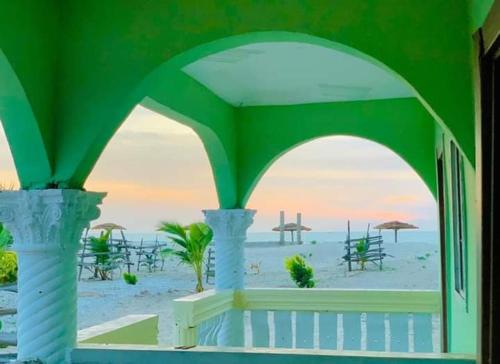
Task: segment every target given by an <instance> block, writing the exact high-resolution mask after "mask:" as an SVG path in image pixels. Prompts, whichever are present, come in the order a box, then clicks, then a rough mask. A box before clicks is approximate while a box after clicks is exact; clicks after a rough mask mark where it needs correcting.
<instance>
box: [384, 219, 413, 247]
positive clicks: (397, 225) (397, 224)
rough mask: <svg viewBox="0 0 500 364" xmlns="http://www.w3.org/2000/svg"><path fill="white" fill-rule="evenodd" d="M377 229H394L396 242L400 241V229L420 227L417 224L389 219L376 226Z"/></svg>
mask: <svg viewBox="0 0 500 364" xmlns="http://www.w3.org/2000/svg"><path fill="white" fill-rule="evenodd" d="M375 229H378V230H379V231H380V230H394V242H396V243H397V242H398V231H399V230H403V229H418V227H417V226H415V225H412V224H408V223H406V222H401V221H389V222H385V223H383V224H380V225H377V226H375Z"/></svg>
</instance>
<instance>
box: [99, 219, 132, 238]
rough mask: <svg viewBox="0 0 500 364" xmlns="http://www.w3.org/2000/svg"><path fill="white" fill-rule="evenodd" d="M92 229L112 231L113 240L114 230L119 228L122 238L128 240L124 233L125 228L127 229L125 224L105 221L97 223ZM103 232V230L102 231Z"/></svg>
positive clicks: (110, 236)
mask: <svg viewBox="0 0 500 364" xmlns="http://www.w3.org/2000/svg"><path fill="white" fill-rule="evenodd" d="M92 230H104V231H106V232H107V231H109V232H110V235H109V239H110V241H111V242H112V241H113V230H119V231H120V235H121V237H122V240H123V241H126V239H125V235H124V234H123V230H127V229H125V228H124V227H123V226H121V225H118V224H115V223H113V222H105V223H104V224H99V225H95V226H94V227H93V228H92ZM101 234H102V232H101Z"/></svg>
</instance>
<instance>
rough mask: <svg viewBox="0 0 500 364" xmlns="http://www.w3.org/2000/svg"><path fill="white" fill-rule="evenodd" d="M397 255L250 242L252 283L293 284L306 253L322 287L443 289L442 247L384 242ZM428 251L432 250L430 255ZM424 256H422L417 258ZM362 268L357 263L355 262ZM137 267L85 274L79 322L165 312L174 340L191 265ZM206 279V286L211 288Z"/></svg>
mask: <svg viewBox="0 0 500 364" xmlns="http://www.w3.org/2000/svg"><path fill="white" fill-rule="evenodd" d="M384 245H385V248H386V252H387V253H388V254H390V255H392V256H393V257H387V258H386V259H385V260H384V269H383V271H379V269H378V267H376V266H375V265H372V264H368V265H367V270H366V271H364V272H360V271H355V272H351V273H349V272H347V265H346V264H342V258H341V257H342V255H344V248H343V244H340V243H318V244H316V245H310V244H307V245H300V246H298V245H294V246H285V247H265V248H264V247H262V248H261V247H255V248H253V247H252V248H247V249H246V250H245V254H246V266H247V277H246V283H247V286H248V287H294V284H293V283H292V281H291V280H290V278H289V275H288V273H287V272H286V271H285V269H284V267H283V260H284V258H285V257H286V256H290V255H293V254H300V253H301V254H304V255H305V256H306V257H307V260H308V262H309V263H310V264H311V265H312V266H313V267H314V269H315V279H316V282H317V284H316V286H317V287H320V288H370V289H376V288H378V289H439V280H440V278H439V251H438V249H439V247H438V246H437V245H436V244H429V243H404V242H403V243H397V244H394V243H385V244H384ZM426 254H427V256H426ZM418 257H420V259H418ZM258 262H260V274H256V273H255V271H254V270H250V264H251V263H258ZM356 268H357V267H356ZM141 270H142V272H139V273H138V278H139V281H138V283H137V285H136V286H130V285H127V284H125V282H123V280H122V279H119V278H116V279H115V280H113V281H92V280H82V281H81V282H79V285H78V320H79V323H78V326H79V328H85V327H89V326H92V325H96V324H99V323H102V322H105V321H108V320H112V319H115V318H118V317H121V316H124V315H128V314H140V313H145V314H147V313H156V314H159V315H160V336H159V340H160V343H161V344H167V345H168V344H171V343H172V340H173V337H172V331H173V330H172V325H173V320H172V300H173V299H175V298H178V297H182V296H185V295H188V294H191V293H193V288H194V286H195V280H194V275H193V273H192V271H191V270H190V268H189V267H187V266H183V265H178V264H177V262H176V260H175V258H173V257H172V258H170V259H169V260H167V262H166V264H165V270H164V271H163V272H155V273H147V272H145V271H144V270H145V268H141ZM210 287H211V286H210V285H207V287H206V288H210ZM14 306H15V294H12V293H8V292H0V307H14ZM2 320H3V321H4V326H5V327H4V329H5V331H7V332H9V331H13V330H15V327H14V324H15V318H14V317H10V318H9V317H4V318H3V319H2Z"/></svg>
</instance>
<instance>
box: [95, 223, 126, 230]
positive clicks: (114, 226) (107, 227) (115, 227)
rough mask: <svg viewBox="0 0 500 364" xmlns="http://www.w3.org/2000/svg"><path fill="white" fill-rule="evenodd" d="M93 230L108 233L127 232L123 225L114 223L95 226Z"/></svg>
mask: <svg viewBox="0 0 500 364" xmlns="http://www.w3.org/2000/svg"><path fill="white" fill-rule="evenodd" d="M92 230H106V231H108V230H127V229H125V228H124V227H123V226H121V225H118V224H115V223H112V222H106V223H104V224H99V225H95V226H94V227H92Z"/></svg>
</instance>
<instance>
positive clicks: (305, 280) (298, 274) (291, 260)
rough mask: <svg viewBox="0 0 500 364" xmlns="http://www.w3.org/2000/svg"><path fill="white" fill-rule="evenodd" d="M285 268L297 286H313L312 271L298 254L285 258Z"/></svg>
mask: <svg viewBox="0 0 500 364" xmlns="http://www.w3.org/2000/svg"><path fill="white" fill-rule="evenodd" d="M285 268H286V270H287V271H288V272H289V273H290V277H291V278H292V280H293V281H294V282H295V284H296V285H297V286H298V287H299V288H313V287H314V285H315V283H314V279H313V278H314V271H313V268H312V267H311V266H309V265H308V264H307V263H306V261H305V259H304V258H303V257H301V256H300V255H294V256H291V257H287V258H285Z"/></svg>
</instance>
